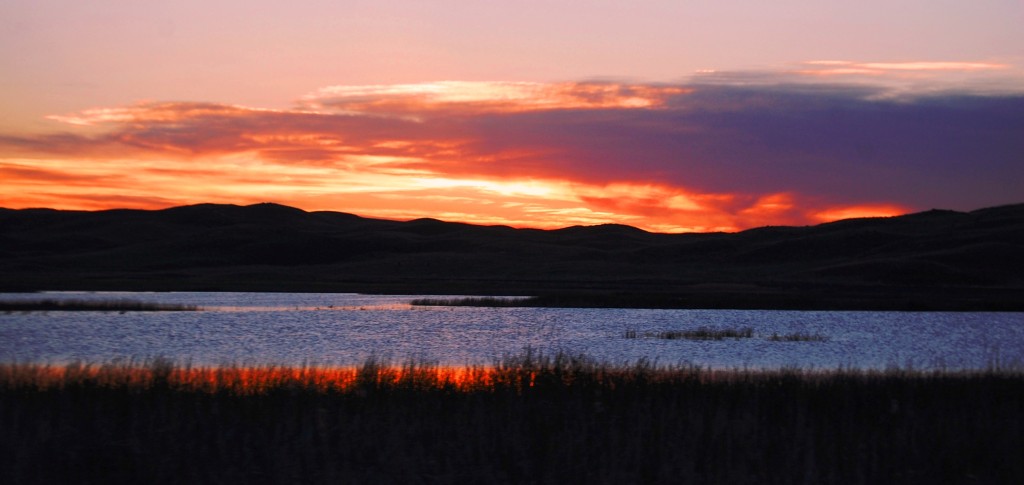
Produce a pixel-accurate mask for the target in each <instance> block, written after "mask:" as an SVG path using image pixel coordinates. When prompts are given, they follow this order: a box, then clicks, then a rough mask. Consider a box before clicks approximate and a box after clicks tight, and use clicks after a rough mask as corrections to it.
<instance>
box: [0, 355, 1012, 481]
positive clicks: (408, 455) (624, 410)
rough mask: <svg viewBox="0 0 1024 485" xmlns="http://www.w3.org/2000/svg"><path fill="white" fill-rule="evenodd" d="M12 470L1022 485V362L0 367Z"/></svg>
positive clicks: (57, 476)
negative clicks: (941, 367) (862, 367)
mask: <svg viewBox="0 0 1024 485" xmlns="http://www.w3.org/2000/svg"><path fill="white" fill-rule="evenodd" d="M0 429H2V430H3V433H0V436H2V438H0V475H2V478H3V479H2V481H3V483H8V484H17V483H172V482H173V483H779V484H783V483H784V484H793V483H844V484H845V483H1021V482H1022V480H1024V461H1022V460H1020V457H1021V456H1024V373H1022V372H1021V371H1020V370H1019V369H1012V370H1000V369H992V370H987V371H977V372H919V371H908V370H898V369H893V370H889V371H858V370H832V371H804V370H795V369H789V370H785V369H784V370H772V371H755V370H728V371H722V370H708V369H701V368H696V367H654V366H652V365H649V364H647V363H643V362H641V363H638V364H635V365H631V366H609V365H604V364H600V363H595V362H593V361H591V360H589V359H586V358H582V357H573V356H567V355H554V356H543V355H537V354H534V353H526V354H524V355H521V356H518V357H514V358H509V359H506V360H504V361H503V362H500V363H498V364H496V365H494V366H488V367H468V368H447V367H439V366H434V365H429V364H406V365H400V366H391V365H386V363H383V362H378V361H373V360H371V361H368V362H366V363H364V364H363V365H362V366H360V367H358V368H316V367H307V368H289V367H259V368H243V367H221V368H200V367H189V366H176V365H173V364H171V363H169V362H163V361H155V362H144V363H128V364H109V365H80V364H79V365H68V366H56V365H52V366H51V365H35V364H4V365H0Z"/></svg>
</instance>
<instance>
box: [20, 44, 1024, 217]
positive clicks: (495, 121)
mask: <svg viewBox="0 0 1024 485" xmlns="http://www.w3.org/2000/svg"><path fill="white" fill-rule="evenodd" d="M805 65H809V66H817V67H821V68H824V69H836V68H839V69H846V68H847V67H849V66H869V67H870V68H871V69H876V70H879V71H887V70H888V71H896V72H898V73H900V76H902V73H904V72H906V71H912V72H917V73H925V74H928V73H932V72H935V71H938V72H941V73H943V74H944V73H947V72H949V71H956V72H960V73H963V72H975V71H985V72H987V71H991V70H1004V69H1006V67H1005V66H1002V65H989V64H984V63H953V62H945V63H941V62H932V63H923V62H910V63H902V64H899V65H889V64H879V63H853V62H845V61H810V62H807V63H805ZM872 66H873V67H872ZM858 69H859V68H858ZM793 72H794V71H780V72H779V73H777V74H774V75H773V74H771V73H765V72H759V73H756V75H755V76H754V77H751V75H749V74H747V75H744V74H743V73H736V74H733V75H731V76H730V75H726V74H723V73H716V75H717V76H718V77H717V78H716V79H718V80H719V81H720V82H717V83H715V82H712V83H708V80H707V79H705V78H701V77H699V76H698V77H697V78H695V80H694V81H693V82H690V83H677V84H638V83H632V84H628V83H610V82H577V83H568V82H560V83H547V84H545V83H537V82H529V83H526V82H468V81H463V82H454V81H445V82H435V83H425V84H402V85H391V86H388V85H362V86H330V87H327V88H322V89H318V90H316V91H314V92H313V93H311V94H307V95H304V96H300V97H298V98H297V99H298V100H297V101H296V103H295V105H294V107H293V108H290V109H268V108H260V107H248V106H242V105H235V104H219V103H192V102H139V103H135V104H131V105H124V106H116V107H98V108H91V109H85V110H82V111H79V112H73V113H65V114H54V115H50V116H48V119H50V120H51V121H52V122H54V123H58V124H59V125H62V126H63V127H64V128H63V129H61V130H51V131H50V132H48V133H40V134H32V135H21V136H10V135H3V136H0V148H2V149H3V151H2V152H0V173H2V174H3V175H4V177H3V180H2V181H0V190H2V191H3V193H4V194H6V195H5V197H4V198H3V199H2V201H0V205H2V206H5V207H8V208H27V207H51V208H57V209H75V210H101V209H113V208H138V209H160V208H167V207H172V206H179V205H189V204H196V203H232V204H240V205H247V204H252V203H258V202H274V203H280V204H284V205H289V206H294V207H298V208H301V209H304V210H308V211H317V210H332V211H341V212H350V213H355V214H358V215H361V216H364V217H377V218H386V219H398V220H409V219H417V218H421V217H432V218H437V219H444V220H451V221H458V222H468V223H474V224H490V225H498V224H500V225H509V226H513V227H532V228H541V229H553V228H560V227H566V226H572V225H594V224H605V223H618V224H627V225H631V226H635V227H639V228H641V229H645V230H649V231H655V232H713V231H726V232H731V231H739V230H743V229H749V228H752V227H759V226H767V225H809V224H817V223H822V222H829V221H833V220H838V219H843V218H850V217H880V216H894V215H899V214H904V213H908V212H913V211H915V210H923V209H927V208H931V207H924V206H923V204H922V203H921V200H926V201H931V200H936V201H939V200H941V199H943V198H946V199H949V200H955V198H950V197H949V194H945V195H943V192H944V191H946V190H947V187H952V186H962V184H963V182H964V179H963V178H961V175H960V174H957V176H955V177H950V178H945V179H936V180H933V181H932V182H931V183H929V184H928V185H927V186H922V188H920V189H918V190H917V192H923V195H922V196H918V197H908V195H915V194H913V193H910V194H908V191H906V190H905V188H904V186H905V184H910V183H915V181H918V180H927V179H928V178H929V177H932V176H933V173H932V172H933V170H930V169H923V168H922V167H920V166H919V164H918V161H919V160H921V159H925V158H927V157H931V159H930V160H929V163H931V164H933V165H934V166H933V167H931V168H936V167H942V166H948V167H949V169H948V170H954V171H958V170H961V169H960V168H959V167H961V166H964V164H965V163H967V162H970V161H969V160H963V159H961V158H947V159H943V158H942V155H941V154H940V153H937V152H936V151H935V149H934V147H933V146H932V145H934V144H935V141H933V140H932V136H933V134H932V133H931V132H930V131H929V130H930V129H931V128H926V127H925V126H924V125H922V128H921V129H920V132H919V133H909V134H907V135H906V137H905V138H903V139H902V140H901V141H900V144H898V145H892V144H891V143H890V142H889V141H888V140H886V138H888V137H889V136H891V135H890V133H889V131H890V130H898V129H900V128H899V127H900V126H903V124H905V123H906V121H904V118H905V119H914V120H918V119H920V117H921V116H924V113H927V116H940V117H941V116H945V114H944V113H943V112H941V110H942V109H946V108H944V106H946V105H949V104H950V103H953V104H955V105H956V106H954V107H953V108H952V109H951V110H950V111H951V112H955V113H956V114H957V116H964V113H967V116H966V117H964V119H939V118H936V121H935V126H937V127H943V126H945V127H947V129H948V125H950V123H952V124H953V125H956V126H955V128H956V129H962V130H969V129H974V128H973V126H974V125H975V122H974V121H972V117H977V118H986V117H989V116H991V115H990V114H989V112H990V111H993V110H996V111H998V110H1005V108H1004V107H1002V104H1001V103H995V104H993V102H991V101H990V100H993V99H994V100H996V101H999V100H1004V99H1012V100H1020V99H1024V98H1021V96H1020V94H1018V93H1015V92H1012V91H1006V92H1000V93H998V96H992V95H991V94H985V93H981V94H979V93H971V92H964V93H962V94H960V93H953V94H940V95H935V94H930V93H931V91H928V90H923V91H922V93H923V94H921V95H918V96H916V97H912V98H907V97H906V96H905V95H903V96H902V97H900V99H899V100H898V101H893V100H892V99H891V98H893V96H892V95H889V94H887V93H890V92H903V91H902V90H903V89H904V88H903V87H902V86H900V85H899V84H886V83H875V84H872V85H867V84H863V83H862V84H857V85H852V86H851V85H849V84H836V83H832V84H822V83H820V82H818V83H815V82H812V80H813V78H814V77H816V76H818V75H819V73H818V72H810V73H804V72H803V71H796V72H797V74H796V76H797V79H798V81H799V82H798V81H797V80H794V77H793V76H794V73H793ZM844 75H847V76H849V75H853V76H857V75H858V74H857V73H856V72H853V73H846V74H844ZM878 75H879V74H878V73H877V72H871V73H869V74H863V75H862V76H863V77H866V78H871V79H874V78H876V77H877V76H878ZM744 76H745V79H748V80H750V79H754V80H757V82H754V83H751V82H749V81H748V82H746V83H744V84H742V85H736V83H735V82H734V79H738V78H743V77H744ZM822 106H832V108H829V109H826V110H824V111H822ZM936 107H938V108H936ZM936 109H939V110H940V111H939V112H938V114H937V115H936ZM915 110H918V111H920V112H921V113H922V114H919V113H917V112H916V111H915ZM872 111H877V112H878V113H880V114H879V115H878V116H875V117H869V118H866V119H862V116H863V115H862V113H864V112H872ZM1019 114H1020V113H1017V115H1019ZM794 116H797V117H795V118H794ZM801 117H803V118H806V119H802V118H801ZM791 118H792V119H794V120H795V121H790V119H791ZM1018 118H1019V116H1018ZM890 119H892V121H891V123H892V125H893V127H892V128H889V127H886V126H878V123H883V125H884V123H890V121H887V120H890ZM1010 119H1011V120H1012V121H1011V123H1014V122H1017V121H1019V120H1018V119H1017V118H1012V117H1011V118H1010ZM785 123H795V125H793V126H791V127H786V126H785ZM836 123H839V126H847V127H848V129H845V130H838V131H837V130H836V129H834V128H832V127H831V125H834V124H836ZM915 123H918V124H920V123H921V122H920V121H915ZM925 125H927V123H925ZM780 130H783V131H780ZM864 130H875V131H876V132H875V133H872V134H868V135H865V134H863V133H862V131H864ZM1013 131H1014V126H1013V125H1012V124H1011V125H1009V126H1006V127H999V129H997V130H996V131H994V132H993V133H983V134H982V135H983V136H982V138H979V139H984V140H986V142H989V143H994V144H993V145H991V146H981V145H979V144H978V143H979V141H978V140H976V139H970V138H964V139H963V140H960V141H956V142H950V141H948V140H947V141H944V142H943V143H947V144H949V143H952V144H950V145H949V147H948V148H949V151H951V153H954V155H958V156H959V152H964V151H965V150H967V151H969V150H974V151H979V150H988V152H989V153H991V154H993V155H992V156H993V159H992V160H988V161H987V163H989V164H991V166H992V167H994V170H995V171H991V170H988V169H987V168H986V167H987V166H981V165H977V164H976V163H975V164H973V165H971V167H972V169H973V170H975V171H977V174H976V176H982V178H984V179H985V180H982V181H981V182H980V183H983V184H987V185H989V186H990V185H991V182H989V181H988V180H992V179H1000V180H1003V179H1006V180H1008V179H1013V178H1014V177H1017V176H1018V174H1017V173H1016V171H1015V169H1014V168H1013V167H1012V165H1011V166H1009V171H1008V172H1007V168H1006V167H1007V166H1008V165H1007V163H1010V162H1009V160H1010V159H1012V158H1013V152H1012V148H1013V147H1015V146H1016V144H1018V142H1017V141H1015V138H1014V137H1012V136H1008V135H1010V134H1012V132H1013ZM775 132H778V133H779V134H778V135H773V133H775ZM794 133H803V135H802V136H804V137H808V138H806V139H801V138H797V139H793V140H787V138H790V137H792V136H793V134H794ZM1004 133H1005V134H1004ZM993 136H994V137H995V138H993ZM851 144H853V145H854V146H855V147H856V150H853V151H850V150H849V148H847V146H849V145H851ZM1007 157H1009V158H1007ZM741 166H745V168H742V169H740V168H739V167H741ZM129 167H130V168H129ZM999 167H1003V168H1002V169H999ZM978 169H984V170H981V171H978ZM737 170H739V171H737ZM1000 170H1001V171H1000ZM872 171H882V173H885V174H886V176H887V177H889V178H890V179H891V180H879V179H877V177H876V176H875V174H873V173H872ZM1018 171H1019V170H1018ZM844 177H846V178H844ZM1003 192H1004V194H1003V195H999V194H998V193H994V192H991V191H990V192H986V193H984V194H981V195H984V196H985V197H993V196H995V197H1003V198H1006V197H1007V195H1006V194H1009V193H1011V192H1012V191H1010V192H1007V191H1005V190H1004V191H1003ZM936 194H938V195H943V197H936ZM959 195H961V196H963V197H960V198H961V199H965V200H966V201H968V202H969V201H974V200H976V201H977V202H973V203H974V204H976V205H978V206H979V207H963V205H964V204H965V200H960V201H956V202H955V204H951V205H957V206H959V207H957V208H961V209H974V208H980V206H983V205H985V204H986V202H985V200H984V197H980V198H979V197H978V195H979V194H969V193H966V192H965V193H964V194H959ZM994 202H996V203H994V204H991V205H998V203H999V202H1003V203H1009V202H1015V201H1014V200H1000V199H995V200H994Z"/></svg>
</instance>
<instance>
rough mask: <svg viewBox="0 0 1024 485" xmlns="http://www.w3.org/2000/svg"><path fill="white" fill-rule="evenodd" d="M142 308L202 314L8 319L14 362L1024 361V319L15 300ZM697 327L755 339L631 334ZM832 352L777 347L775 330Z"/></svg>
mask: <svg viewBox="0 0 1024 485" xmlns="http://www.w3.org/2000/svg"><path fill="white" fill-rule="evenodd" d="M42 298H45V299H73V300H122V299H125V300H133V301H145V302H156V303H182V304H189V305H198V306H200V307H202V308H203V311H197V312H126V313H120V312H27V313H19V312H14V313H7V314H2V313H0V361H3V362H15V361H16V362H49V363H63V362H69V361H88V362H110V361H123V360H126V359H146V358H152V357H158V356H159V357H166V358H171V359H173V360H176V361H179V362H186V361H190V362H192V363H194V364H288V365H295V364H317V365H351V364H359V363H362V362H363V361H365V360H366V359H367V358H368V357H371V356H376V357H379V358H383V359H387V360H390V361H393V362H396V363H402V362H407V361H410V360H416V361H426V362H433V363H440V364H452V365H459V364H490V363H493V362H495V361H496V360H497V359H500V358H501V357H502V356H506V355H515V354H519V353H521V352H522V351H523V350H524V349H526V348H532V349H535V350H538V351H543V352H556V351H566V352H569V353H572V354H586V355H589V356H591V357H593V358H595V359H597V360H600V361H604V362H608V363H614V364H617V363H630V362H636V361H638V360H640V359H646V360H648V361H651V362H654V363H658V364H678V363H688V364H696V365H701V366H705V367H717V368H732V367H749V368H777V367H782V366H798V367H803V368H836V367H858V368H885V367H891V366H899V367H914V368H939V367H941V368H953V369H961V368H985V367H987V366H989V365H991V364H993V363H999V364H1002V365H1018V366H1019V365H1020V364H1022V363H1024V313H944V312H943V313H936V312H863V311H851V312H840V311H761V310H636V309H562V308H466V307H413V306H410V305H409V302H410V301H411V300H412V299H413V298H415V297H412V296H393V295H388V296H380V295H357V294H335V293H332V294H297V293H184V292H183V293H92V292H90V293H79V292H56V293H43V294H39V293H36V294H3V293H0V299H2V300H16V299H42ZM697 327H711V328H747V327H749V328H752V329H753V330H754V337H753V338H748V339H739V340H722V341H690V340H663V339H657V338H635V339H629V338H625V333H626V331H627V330H635V331H637V333H638V334H640V335H643V334H644V333H654V332H661V331H672V330H686V329H694V328H697ZM796 332H800V333H806V334H820V335H822V336H824V337H826V338H827V340H826V341H824V342H772V341H770V340H768V337H769V336H770V335H772V334H773V333H778V334H790V333H796Z"/></svg>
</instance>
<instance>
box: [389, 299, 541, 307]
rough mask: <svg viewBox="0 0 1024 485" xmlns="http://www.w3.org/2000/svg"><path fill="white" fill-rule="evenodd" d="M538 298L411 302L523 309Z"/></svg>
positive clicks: (416, 302) (414, 302) (424, 300)
mask: <svg viewBox="0 0 1024 485" xmlns="http://www.w3.org/2000/svg"><path fill="white" fill-rule="evenodd" d="M535 300H536V297H495V296H479V297H477V296H471V297H458V298H416V299H414V300H412V301H411V302H409V304H410V305H412V306H469V307H494V308H507V307H522V306H534V305H533V304H532V302H533V301H535Z"/></svg>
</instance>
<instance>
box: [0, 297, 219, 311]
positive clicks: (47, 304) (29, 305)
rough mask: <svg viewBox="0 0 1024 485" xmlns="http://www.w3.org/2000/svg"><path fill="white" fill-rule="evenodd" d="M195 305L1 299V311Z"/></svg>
mask: <svg viewBox="0 0 1024 485" xmlns="http://www.w3.org/2000/svg"><path fill="white" fill-rule="evenodd" d="M196 310H199V307H197V306H195V305H181V304H177V303H152V302H143V301H135V300H53V299H43V300H8V301H0V312H5V313H11V312H46V311H59V312H172V311H196Z"/></svg>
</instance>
